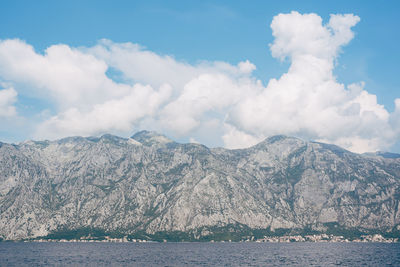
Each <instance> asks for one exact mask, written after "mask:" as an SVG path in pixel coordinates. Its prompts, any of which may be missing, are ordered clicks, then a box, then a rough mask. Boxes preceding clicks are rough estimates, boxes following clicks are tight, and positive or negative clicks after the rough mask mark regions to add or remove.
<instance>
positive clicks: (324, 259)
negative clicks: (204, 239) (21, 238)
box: [0, 242, 400, 266]
mask: <svg viewBox="0 0 400 267" xmlns="http://www.w3.org/2000/svg"><path fill="white" fill-rule="evenodd" d="M0 266H400V243H389V244H388V243H252V242H249V243H170V242H168V243H37V242H29V243H23V242H0Z"/></svg>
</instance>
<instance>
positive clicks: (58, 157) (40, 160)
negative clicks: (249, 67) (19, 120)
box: [0, 131, 400, 239]
mask: <svg viewBox="0 0 400 267" xmlns="http://www.w3.org/2000/svg"><path fill="white" fill-rule="evenodd" d="M385 155H386V156H385ZM387 155H389V156H387ZM399 200H400V158H399V157H397V156H396V155H395V154H385V153H375V154H365V155H359V154H354V153H351V152H349V151H346V150H344V149H341V148H339V147H337V146H334V145H328V144H322V143H316V142H305V141H302V140H300V139H296V138H291V137H286V136H274V137H271V138H268V139H266V140H265V141H263V142H261V143H259V144H257V145H255V146H253V147H250V148H248V149H239V150H228V149H222V148H215V149H211V148H207V147H205V146H203V145H199V144H179V143H176V142H173V141H172V140H170V139H168V138H166V137H165V136H162V135H159V134H156V133H153V132H146V131H143V132H139V133H137V134H135V135H134V136H132V137H131V138H128V139H125V138H120V137H117V136H112V135H104V136H102V137H100V138H95V137H89V138H83V137H71V138H65V139H61V140H58V141H43V142H35V141H29V142H25V143H21V144H19V145H11V144H4V143H1V144H0V236H2V237H3V238H4V239H23V238H31V237H36V236H46V235H47V234H49V233H53V232H57V231H58V230H59V229H79V228H85V227H91V228H96V229H102V230H103V231H105V232H112V231H119V232H122V233H124V234H131V233H135V232H138V231H141V232H145V233H148V234H154V233H156V232H160V231H164V232H169V231H181V232H196V231H197V232H196V233H197V234H198V236H201V235H206V234H209V232H210V231H211V230H210V229H212V228H213V227H220V228H221V227H222V228H223V227H225V226H232V225H233V226H243V227H247V228H251V229H269V230H270V231H274V230H276V229H305V228H309V229H314V230H315V229H317V230H320V231H324V230H327V229H328V228H327V227H328V226H327V225H335V227H341V228H346V229H353V228H356V229H363V230H374V231H377V230H379V231H392V230H393V229H398V228H399V224H400V211H399ZM206 229H207V230H206Z"/></svg>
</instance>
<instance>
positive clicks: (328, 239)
mask: <svg viewBox="0 0 400 267" xmlns="http://www.w3.org/2000/svg"><path fill="white" fill-rule="evenodd" d="M24 242H113V243H128V242H132V243H146V242H157V241H149V240H143V239H130V238H128V237H127V236H125V237H122V238H111V237H109V236H106V237H105V238H104V239H97V238H94V237H91V236H84V237H81V238H79V239H34V240H25V241H24ZM162 242H168V241H167V240H163V241H162ZM210 242H211V243H214V242H232V240H228V241H214V240H211V241H210ZM239 242H256V243H291V242H325V243H349V242H355V243H367V242H375V243H398V242H399V238H386V237H383V236H382V235H380V234H374V235H362V236H360V237H359V238H355V239H349V238H345V237H343V236H335V235H328V234H317V235H305V236H301V235H285V236H279V237H276V236H274V237H268V236H265V237H263V238H260V239H256V238H255V237H254V236H253V237H249V238H247V239H244V240H241V241H239Z"/></svg>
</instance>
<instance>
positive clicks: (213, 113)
mask: <svg viewBox="0 0 400 267" xmlns="http://www.w3.org/2000/svg"><path fill="white" fill-rule="evenodd" d="M399 6H400V2H398V1H395V0H393V1H390V0H388V1H357V0H354V1H340V0H339V1H306V0H305V1H256V0H253V1H207V0H206V1H75V0H70V1H40V0H39V1H19V0H14V1H7V0H5V1H1V2H0V141H2V142H14V143H18V142H21V141H24V140H29V139H34V140H44V139H50V140H54V139H58V138H63V137H67V136H75V135H80V136H99V135H102V134H105V133H111V134H116V135H120V136H124V137H128V136H131V135H132V134H134V133H135V132H137V131H139V130H144V129H146V130H154V131H158V132H161V133H164V134H166V135H167V136H169V137H171V138H172V139H174V140H177V141H179V142H199V143H203V144H205V145H207V146H210V147H216V146H223V147H227V148H242V147H248V146H251V145H254V144H256V143H257V142H260V141H262V140H263V139H265V138H266V137H268V136H272V135H276V134H284V135H289V136H296V137H299V138H302V139H304V140H314V141H320V142H327V143H333V144H336V145H339V146H341V147H344V148H346V149H349V150H351V151H353V152H358V153H362V152H367V151H371V152H372V151H392V152H400V142H399V140H400V90H399V87H400V76H399V75H398V74H399V73H398V70H399V62H400V53H399V52H398V43H399V41H400V32H399V31H398V28H399V26H400V19H399V16H398V11H399V10H400V8H399Z"/></svg>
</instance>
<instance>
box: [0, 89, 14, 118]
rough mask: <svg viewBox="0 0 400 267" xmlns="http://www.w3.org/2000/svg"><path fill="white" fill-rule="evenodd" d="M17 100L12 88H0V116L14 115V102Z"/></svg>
mask: <svg viewBox="0 0 400 267" xmlns="http://www.w3.org/2000/svg"><path fill="white" fill-rule="evenodd" d="M16 101H17V92H16V91H15V90H14V88H8V89H2V90H0V118H1V117H2V118H8V117H14V116H16V115H17V111H16V108H15V106H14V103H15V102H16Z"/></svg>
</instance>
